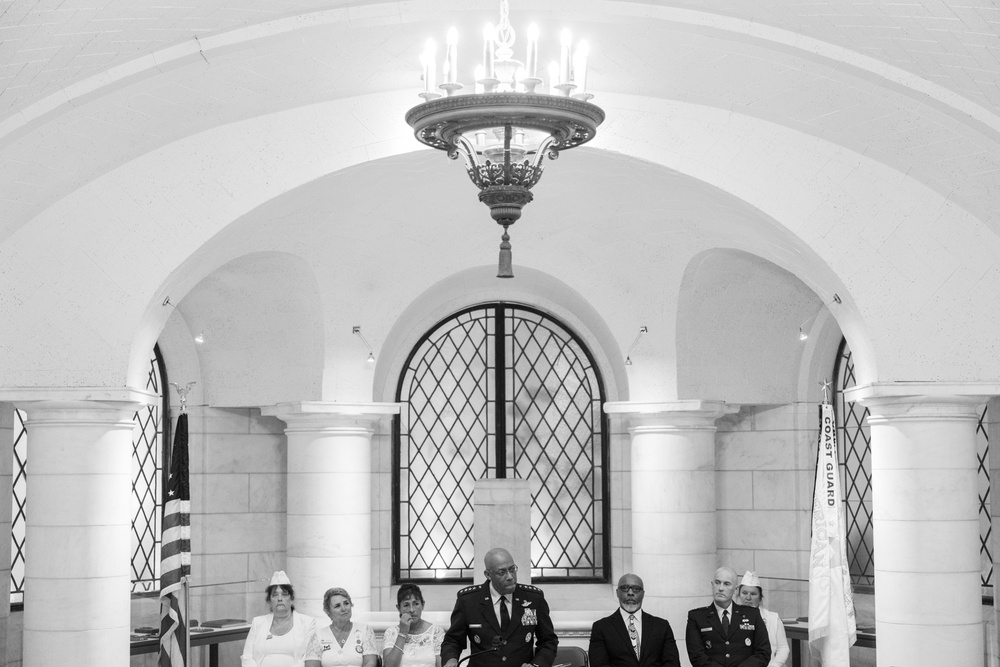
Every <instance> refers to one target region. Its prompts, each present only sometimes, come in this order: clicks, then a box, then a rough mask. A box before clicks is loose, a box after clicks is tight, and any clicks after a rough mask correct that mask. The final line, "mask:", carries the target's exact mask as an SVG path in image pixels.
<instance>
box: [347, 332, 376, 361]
mask: <svg viewBox="0 0 1000 667" xmlns="http://www.w3.org/2000/svg"><path fill="white" fill-rule="evenodd" d="M351 333H352V334H354V335H355V336H357V337H358V338H360V339H361V342H362V343H364V344H365V347H366V348H368V363H369V364H374V363H375V353H374V352H373V351H372V346H371V345H369V344H368V341H366V340H365V337H364V336H362V335H361V327H354V328H353V329H351Z"/></svg>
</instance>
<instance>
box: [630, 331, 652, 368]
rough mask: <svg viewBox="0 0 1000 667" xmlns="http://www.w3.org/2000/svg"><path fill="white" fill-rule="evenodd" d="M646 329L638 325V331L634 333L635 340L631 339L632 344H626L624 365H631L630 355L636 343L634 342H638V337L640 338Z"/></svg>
mask: <svg viewBox="0 0 1000 667" xmlns="http://www.w3.org/2000/svg"><path fill="white" fill-rule="evenodd" d="M648 331H649V328H648V327H639V333H638V334H636V337H635V340H633V341H632V344H631V345H629V346H628V351H627V352H626V353H625V365H626V366H631V365H632V357H631V354H632V350H633V349H635V345H636V343H638V342H639V339H640V338H642V335H643V334H644V333H646V332H648Z"/></svg>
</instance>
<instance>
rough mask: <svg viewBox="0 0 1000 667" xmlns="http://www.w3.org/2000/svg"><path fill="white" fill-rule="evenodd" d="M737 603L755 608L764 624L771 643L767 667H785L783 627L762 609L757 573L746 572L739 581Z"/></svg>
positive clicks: (762, 600)
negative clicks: (769, 660)
mask: <svg viewBox="0 0 1000 667" xmlns="http://www.w3.org/2000/svg"><path fill="white" fill-rule="evenodd" d="M737 598H738V599H739V603H740V604H742V605H746V606H747V607H755V608H756V609H757V610H758V611H759V612H760V616H761V618H763V619H764V624H765V625H766V626H767V638H768V640H769V641H770V642H771V662H769V663H767V667H785V663H787V662H788V640H787V639H786V638H785V625H784V624H783V623H782V622H781V618H779V617H778V615H777V614H776V613H774V612H773V611H769V610H767V609H765V608H764V606H763V604H764V589H763V587H762V586H761V585H760V579H759V578H758V577H757V573H755V572H750V571H749V570H748V571H747V573H746V574H744V575H743V580H742V581H740V587H739V590H738V592H737Z"/></svg>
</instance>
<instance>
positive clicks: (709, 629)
mask: <svg viewBox="0 0 1000 667" xmlns="http://www.w3.org/2000/svg"><path fill="white" fill-rule="evenodd" d="M698 629H699V630H701V631H702V632H711V631H712V628H698Z"/></svg>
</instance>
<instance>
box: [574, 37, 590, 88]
mask: <svg viewBox="0 0 1000 667" xmlns="http://www.w3.org/2000/svg"><path fill="white" fill-rule="evenodd" d="M587 52H588V46H587V42H583V41H581V42H580V43H579V44H577V45H576V51H574V52H573V83H575V84H576V92H577V94H579V93H583V92H586V90H587Z"/></svg>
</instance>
